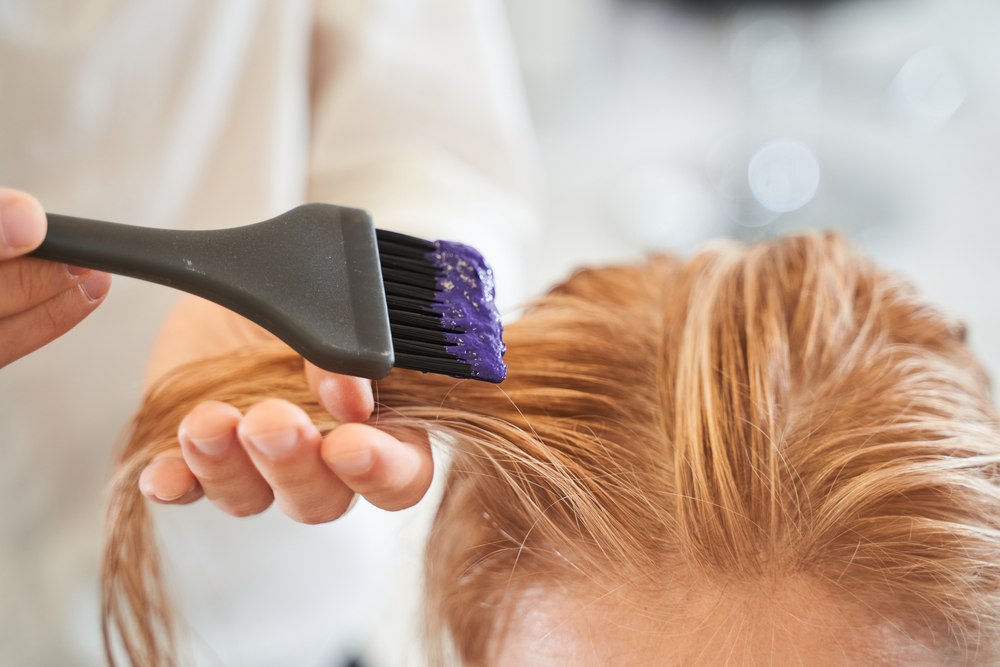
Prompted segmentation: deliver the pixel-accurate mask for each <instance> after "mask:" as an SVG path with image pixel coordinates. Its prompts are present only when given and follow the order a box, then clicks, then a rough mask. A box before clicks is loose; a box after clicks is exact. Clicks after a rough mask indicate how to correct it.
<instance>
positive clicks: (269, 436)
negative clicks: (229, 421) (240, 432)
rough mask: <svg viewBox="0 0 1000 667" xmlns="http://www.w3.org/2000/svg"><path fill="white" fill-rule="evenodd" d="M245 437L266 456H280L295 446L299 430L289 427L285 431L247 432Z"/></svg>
mask: <svg viewBox="0 0 1000 667" xmlns="http://www.w3.org/2000/svg"><path fill="white" fill-rule="evenodd" d="M246 438H247V440H249V441H250V444H252V445H253V446H254V447H256V448H257V449H258V450H259V451H260V452H262V453H264V454H267V455H268V456H281V455H283V454H287V453H288V452H290V451H292V449H294V448H295V445H296V444H297V443H298V441H299V432H298V429H294V428H290V429H288V430H285V431H271V432H270V433H256V434H254V435H250V434H247V436H246Z"/></svg>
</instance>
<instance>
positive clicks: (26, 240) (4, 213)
mask: <svg viewBox="0 0 1000 667" xmlns="http://www.w3.org/2000/svg"><path fill="white" fill-rule="evenodd" d="M42 223H43V220H42V218H41V216H39V215H38V210H37V209H36V208H35V206H34V205H32V203H31V202H30V201H27V200H26V199H23V198H21V197H16V198H15V199H14V201H12V202H10V203H8V204H7V205H6V206H4V207H3V208H2V209H0V241H2V242H3V243H4V245H6V246H7V247H8V248H10V249H11V250H17V249H19V248H25V247H28V246H33V245H37V244H38V243H40V242H41V240H42V238H44V236H45V233H44V231H43V227H42Z"/></svg>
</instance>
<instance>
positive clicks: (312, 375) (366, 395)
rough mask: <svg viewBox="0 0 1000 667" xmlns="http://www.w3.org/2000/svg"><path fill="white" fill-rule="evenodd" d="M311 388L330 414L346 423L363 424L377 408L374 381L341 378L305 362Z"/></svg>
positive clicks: (348, 377)
mask: <svg viewBox="0 0 1000 667" xmlns="http://www.w3.org/2000/svg"><path fill="white" fill-rule="evenodd" d="M305 365H306V379H308V380H309V389H311V390H312V393H313V396H315V397H316V399H317V400H318V401H319V404H320V405H322V406H323V408H324V409H325V410H326V411H327V412H329V413H330V415H331V416H332V417H333V418H334V419H336V420H338V421H342V422H363V421H364V420H366V419H368V417H370V416H371V414H372V410H374V409H375V399H374V398H373V396H372V383H371V380H367V379H365V378H356V377H353V376H350V375H337V374H336V373H331V372H329V371H324V370H323V369H321V368H319V367H318V366H316V365H314V364H311V363H309V362H308V361H306V362H305Z"/></svg>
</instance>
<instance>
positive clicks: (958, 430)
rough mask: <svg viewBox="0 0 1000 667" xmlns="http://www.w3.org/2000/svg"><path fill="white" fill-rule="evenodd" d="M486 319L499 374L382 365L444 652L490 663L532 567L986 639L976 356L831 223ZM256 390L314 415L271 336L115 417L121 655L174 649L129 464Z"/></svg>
mask: <svg viewBox="0 0 1000 667" xmlns="http://www.w3.org/2000/svg"><path fill="white" fill-rule="evenodd" d="M506 338H507V342H508V347H509V352H508V355H507V361H508V364H509V366H510V371H509V375H508V379H507V381H506V382H505V383H504V384H503V385H502V386H501V388H500V389H498V388H497V387H494V386H490V385H484V384H480V383H476V382H470V381H463V382H461V388H460V389H458V390H456V385H457V384H459V381H457V380H452V379H448V378H441V377H436V376H429V375H426V376H425V375H419V374H416V373H409V372H394V373H393V374H392V375H390V377H389V378H388V379H387V380H385V381H383V382H381V383H379V387H378V396H379V400H380V405H379V409H378V411H377V412H378V415H377V419H378V421H379V424H380V425H383V426H388V427H392V426H401V425H402V426H408V427H412V426H413V425H419V426H421V427H422V428H426V429H429V430H431V431H433V432H435V433H437V434H439V436H440V437H441V438H442V439H443V440H444V441H446V442H447V443H448V444H449V446H450V447H452V449H453V451H454V452H455V454H454V456H455V459H454V462H453V466H452V470H451V473H450V477H449V480H448V486H447V490H446V493H445V497H444V500H443V501H442V505H441V508H440V509H439V512H438V516H437V519H436V521H435V525H434V529H433V535H432V538H431V540H430V542H429V547H428V554H427V595H428V604H427V611H428V616H429V618H428V622H429V628H430V633H431V635H432V637H433V638H436V639H437V640H441V638H442V637H444V638H446V639H447V641H448V642H451V643H453V644H454V648H455V650H457V652H458V654H459V656H460V657H461V658H462V660H463V661H464V664H467V665H470V666H475V665H482V664H485V663H487V662H488V660H489V658H490V651H491V650H492V649H491V647H492V646H495V645H496V643H497V642H499V641H501V640H502V638H503V633H504V632H505V628H506V627H507V625H506V624H507V621H508V620H509V615H510V614H511V613H512V610H513V608H514V603H515V602H516V601H517V599H518V597H519V595H520V594H522V593H523V592H524V591H526V590H527V589H528V587H531V586H542V587H545V586H546V585H548V586H557V585H563V584H560V582H575V581H582V580H584V579H590V580H596V579H601V580H604V581H622V582H624V581H629V582H632V585H633V586H635V587H637V588H639V589H645V590H649V591H654V590H656V589H657V587H663V586H665V584H664V582H665V581H667V579H668V578H669V577H668V573H669V572H672V571H674V570H676V568H678V567H683V568H685V569H687V570H689V571H692V572H695V573H697V574H698V575H700V576H702V577H703V578H704V579H705V580H708V581H719V582H722V581H733V582H737V581H738V582H747V581H754V580H775V579H778V580H780V579H782V578H790V577H803V576H804V577H809V578H810V579H811V580H813V581H816V582H818V583H820V584H821V585H823V586H826V587H828V588H829V589H830V590H832V591H835V592H836V593H837V594H838V595H842V596H843V597H844V598H845V599H850V600H853V601H855V602H859V603H861V604H864V605H866V606H868V607H870V608H871V609H874V610H876V611H877V612H878V613H879V614H882V615H884V616H886V617H888V618H891V619H894V620H896V621H898V622H899V624H900V625H901V626H907V625H910V624H917V625H918V626H919V627H921V628H924V629H926V630H929V631H930V632H932V633H934V636H935V645H940V646H941V647H943V649H942V650H944V651H945V652H946V653H949V654H955V655H959V656H962V657H963V659H966V660H968V661H973V662H976V661H981V660H982V661H985V660H989V659H992V658H993V657H995V653H994V650H995V648H996V644H997V640H998V634H1000V633H998V631H1000V617H998V614H1000V611H998V603H1000V487H998V484H997V470H998V468H997V466H998V464H1000V425H998V421H997V416H996V413H995V411H994V408H993V406H992V403H991V399H990V395H989V387H988V381H987V378H986V376H985V374H984V372H983V370H982V368H981V367H980V366H979V365H978V363H977V362H976V361H975V359H974V358H973V357H972V355H971V353H970V352H969V350H968V349H967V348H966V346H965V345H964V329H963V328H962V326H961V325H960V324H958V323H957V322H955V321H953V320H952V319H950V318H948V317H946V316H945V315H943V314H942V313H940V312H939V311H937V310H934V309H932V308H929V307H927V306H925V305H923V304H921V303H920V302H919V301H918V300H917V299H916V297H915V295H914V293H913V291H912V289H911V288H910V287H909V286H908V285H907V284H906V283H905V282H903V281H901V280H900V279H898V278H896V277H894V276H891V275H886V274H884V273H882V272H880V271H878V270H877V269H875V268H874V267H872V266H871V265H870V264H869V263H867V262H866V261H864V260H863V259H860V258H859V257H857V256H856V255H854V254H852V253H851V252H849V251H848V249H847V248H846V247H845V244H844V243H843V242H842V241H841V240H840V239H839V238H838V237H836V236H825V237H820V236H796V237H792V238H787V239H783V240H780V241H776V242H773V243H768V244H761V245H756V246H752V247H749V248H743V247H740V246H737V245H735V244H730V245H722V246H718V247H715V248H712V249H710V250H706V251H704V252H702V253H701V254H699V255H697V256H696V257H694V258H693V259H691V260H690V261H688V262H686V263H682V262H680V261H678V260H676V259H673V258H670V257H656V258H651V259H649V260H648V261H647V262H646V263H645V264H644V265H642V266H634V267H618V268H606V269H597V270H586V271H582V272H579V273H577V274H576V275H575V276H573V277H572V278H571V279H570V280H569V281H567V282H566V283H565V284H563V285H560V286H559V287H557V288H555V289H554V290H552V292H551V293H550V294H549V295H547V296H546V297H544V298H543V299H541V300H540V301H539V302H538V303H537V304H536V305H535V306H534V307H533V308H532V309H531V310H530V311H529V312H528V313H527V314H526V315H525V316H524V317H523V318H522V319H521V320H519V321H518V322H516V323H515V324H513V325H512V326H510V327H509V328H508V331H507V335H506ZM247 378H252V379H249V380H248V379H247ZM265 396H279V397H283V398H286V399H288V400H290V401H292V402H294V403H297V404H298V405H300V406H302V407H303V408H304V409H305V410H306V411H307V412H308V413H309V414H310V415H311V416H312V417H313V419H314V420H316V421H317V422H318V423H320V425H321V428H329V427H330V426H331V424H329V423H328V422H327V423H323V422H324V420H327V419H328V417H327V416H326V415H325V414H324V412H323V411H322V409H320V408H319V406H318V405H317V404H316V402H315V400H314V399H313V398H312V396H311V394H310V393H309V390H308V387H307V385H306V383H305V379H304V377H303V376H302V372H301V360H300V359H299V358H298V357H297V356H295V355H294V354H293V353H292V352H290V351H288V350H287V349H284V348H282V347H280V346H265V347H262V348H261V349H259V350H255V351H254V352H252V353H243V354H239V355H230V356H227V357H224V358H218V359H214V360H211V361H209V362H205V363H202V364H199V365H197V366H191V367H188V368H185V369H181V370H179V371H178V372H177V373H175V374H174V375H172V376H171V377H170V378H168V379H167V380H166V381H165V382H164V383H162V384H161V385H160V386H159V387H158V388H157V389H156V390H155V391H153V392H152V393H151V394H150V396H149V397H148V399H147V401H146V403H145V404H144V406H143V407H142V409H141V410H140V412H139V414H138V415H137V417H136V419H135V425H134V429H133V432H132V435H131V438H130V441H129V443H128V445H127V446H126V448H125V449H124V451H123V453H122V455H121V463H120V468H119V472H118V474H117V476H116V479H115V484H114V491H113V498H112V503H111V509H110V512H109V524H108V525H109V528H108V537H107V548H106V553H105V565H104V585H103V592H104V618H105V638H106V644H107V642H108V637H109V636H110V628H111V627H112V626H116V627H118V629H119V632H120V634H121V636H122V637H123V639H124V645H125V647H126V650H127V652H128V656H129V658H130V659H131V661H132V662H133V663H134V664H137V665H154V666H159V665H166V664H172V661H173V652H172V651H173V648H172V644H173V637H172V622H171V612H170V607H169V604H168V601H167V596H166V593H165V590H164V587H163V585H162V583H161V577H160V568H159V565H158V560H157V558H156V554H155V548H154V546H153V545H154V544H155V542H154V538H153V533H152V528H151V526H150V524H149V517H148V513H147V509H146V506H145V501H144V500H143V499H142V498H141V495H140V493H139V490H138V484H137V481H138V476H139V474H140V473H141V471H142V469H143V468H144V467H145V466H146V465H147V464H148V463H149V462H150V461H151V460H152V457H153V456H154V455H155V454H156V453H157V452H159V451H162V450H164V449H166V448H169V447H172V446H176V444H177V443H176V435H175V434H176V427H177V425H178V424H179V422H180V420H181V419H182V418H183V416H184V414H186V413H187V411H189V410H190V409H191V408H192V407H193V406H194V405H195V404H197V403H198V402H200V401H203V400H223V401H228V402H231V403H233V404H235V405H236V406H237V407H240V408H241V409H246V408H247V407H249V406H250V405H252V404H253V403H255V402H256V401H258V400H260V399H261V398H263V397H265ZM570 587H571V586H570ZM487 639H489V641H487Z"/></svg>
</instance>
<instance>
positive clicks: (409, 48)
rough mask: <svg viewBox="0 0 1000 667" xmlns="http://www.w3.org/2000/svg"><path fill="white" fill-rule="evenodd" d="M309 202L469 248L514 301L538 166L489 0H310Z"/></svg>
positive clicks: (533, 224)
mask: <svg viewBox="0 0 1000 667" xmlns="http://www.w3.org/2000/svg"><path fill="white" fill-rule="evenodd" d="M313 67H314V71H313V124H312V138H311V158H310V175H309V191H308V198H309V199H310V200H311V201H326V202H330V203H336V204H341V205H346V206H356V207H360V208H365V209H368V210H369V211H370V212H371V213H372V214H373V216H374V218H375V223H376V225H377V226H378V227H382V228H388V229H394V230H397V231H402V232H406V233H410V234H413V235H416V236H421V237H424V238H430V239H434V238H445V239H450V240H458V241H462V242H465V243H468V244H470V245H472V246H474V247H476V248H477V249H478V250H479V251H480V252H482V253H483V254H484V255H485V256H486V258H487V260H488V261H489V262H490V263H491V264H492V265H493V267H494V270H495V271H496V274H497V294H498V299H499V301H500V304H501V306H504V305H512V304H513V303H514V302H516V301H518V300H520V299H521V298H523V296H524V295H523V273H524V261H525V260H524V257H525V246H526V244H527V243H528V242H529V241H530V240H532V238H533V237H534V236H535V235H536V233H537V226H538V218H537V214H536V207H537V203H538V198H539V194H538V193H539V190H540V181H541V177H540V174H541V169H540V160H539V158H538V152H537V147H536V146H535V144H534V140H533V137H532V133H531V125H530V121H529V118H528V113H527V107H526V104H525V100H524V94H523V91H522V89H521V85H520V81H519V78H518V73H517V68H516V59H515V56H514V52H513V48H512V45H511V43H510V40H509V36H508V35H507V32H506V23H505V17H504V15H503V8H502V7H501V5H500V4H499V2H498V1H497V0H410V1H408V2H395V1H391V0H346V1H345V0H319V2H317V7H316V26H315V34H314V53H313Z"/></svg>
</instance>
